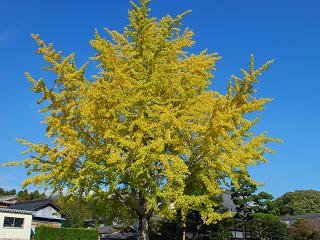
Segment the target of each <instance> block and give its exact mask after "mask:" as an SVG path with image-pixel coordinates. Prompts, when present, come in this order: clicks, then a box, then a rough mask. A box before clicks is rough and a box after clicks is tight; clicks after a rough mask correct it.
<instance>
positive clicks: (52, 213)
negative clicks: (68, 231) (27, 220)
mask: <svg viewBox="0 0 320 240" xmlns="http://www.w3.org/2000/svg"><path fill="white" fill-rule="evenodd" d="M34 216H36V217H43V218H61V214H60V213H58V212H57V211H56V210H55V209H54V208H53V207H51V206H48V207H46V208H42V209H39V210H36V211H35V214H34Z"/></svg>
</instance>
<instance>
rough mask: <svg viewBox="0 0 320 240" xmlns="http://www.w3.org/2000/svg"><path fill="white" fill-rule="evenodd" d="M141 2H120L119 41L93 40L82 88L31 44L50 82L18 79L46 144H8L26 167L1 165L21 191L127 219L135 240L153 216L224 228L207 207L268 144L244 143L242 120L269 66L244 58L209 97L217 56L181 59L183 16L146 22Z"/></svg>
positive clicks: (245, 122) (260, 140)
mask: <svg viewBox="0 0 320 240" xmlns="http://www.w3.org/2000/svg"><path fill="white" fill-rule="evenodd" d="M149 2H150V0H141V1H140V4H136V3H134V2H131V4H132V9H131V10H130V11H129V24H128V26H127V27H125V28H124V31H123V32H118V31H114V30H109V29H106V32H107V34H108V37H107V38H105V37H103V36H101V35H100V34H99V33H98V32H96V33H95V38H94V39H93V40H92V41H91V42H90V44H91V46H92V47H93V49H94V50H96V55H95V56H94V57H93V58H91V60H92V61H91V62H93V63H94V64H96V66H97V69H98V70H97V73H96V75H94V76H93V77H92V78H90V77H88V76H86V68H87V64H84V65H82V66H80V67H78V65H76V62H75V55H74V54H70V55H68V56H66V57H65V56H63V55H62V53H61V52H60V51H57V50H55V49H54V47H53V45H52V44H46V43H45V42H44V41H43V40H41V39H40V37H39V35H36V34H35V35H33V38H34V39H35V40H36V42H37V43H38V45H39V48H38V50H37V53H39V54H41V55H43V57H44V60H45V61H46V62H47V65H46V66H45V67H44V70H46V71H50V72H53V73H54V74H55V76H56V78H55V79H54V81H53V82H51V81H49V80H43V79H39V80H35V79H34V78H32V77H31V75H30V74H29V73H26V76H27V78H28V80H29V81H30V82H31V83H32V84H33V87H32V91H34V92H35V93H39V94H40V95H41V97H40V99H39V101H38V103H39V104H42V106H43V108H42V110H41V112H42V113H43V114H44V121H43V123H44V124H45V125H46V126H47V129H46V135H47V137H48V143H31V142H28V141H26V140H19V141H20V142H22V143H23V144H25V145H27V146H28V147H29V150H28V151H26V152H25V153H26V154H29V155H30V157H28V158H27V159H25V160H24V161H22V162H19V163H13V164H12V165H14V164H24V165H25V167H26V168H28V173H29V174H32V175H31V176H30V177H29V178H28V179H27V180H26V181H25V182H24V185H28V184H31V183H35V184H38V185H42V184H43V185H44V186H46V187H50V188H51V189H53V190H54V191H62V190H63V189H65V188H67V189H68V190H69V191H70V192H80V193H82V192H83V193H87V194H89V193H90V194H93V195H96V196H97V197H98V198H104V199H106V205H107V204H112V202H113V201H116V202H117V203H121V204H123V206H125V207H126V208H128V209H129V210H131V211H134V212H135V213H136V216H137V217H138V218H139V222H140V233H141V235H140V238H141V239H148V233H147V232H148V221H149V219H150V217H151V216H152V215H153V214H159V215H160V216H166V217H168V218H173V217H174V216H175V214H176V212H177V210H179V211H180V212H181V213H182V216H186V215H187V213H188V211H189V210H191V209H192V210H196V211H199V213H200V215H201V217H202V219H203V221H204V222H205V223H211V222H216V221H218V220H220V219H221V218H223V217H225V216H227V215H228V214H221V213H218V212H216V211H215V210H214V207H215V206H217V203H216V202H215V201H214V198H213V196H214V195H216V194H219V193H221V192H222V191H223V190H222V189H221V186H222V185H223V184H224V183H225V182H226V181H229V180H230V179H231V180H232V181H233V182H235V183H237V181H238V179H239V178H240V177H243V176H239V174H238V172H239V170H242V171H243V172H245V171H246V168H247V166H248V165H254V164H256V163H258V162H265V161H266V159H265V157H264V153H265V152H271V150H270V149H268V148H267V147H266V144H267V143H268V142H270V141H274V140H275V139H273V138H269V137H267V136H266V135H265V133H261V134H255V133H253V132H252V131H251V128H252V127H253V126H254V125H255V124H256V123H257V121H258V119H253V118H252V117H249V115H248V114H249V113H256V112H257V111H260V110H263V109H264V105H265V104H266V103H267V102H269V101H271V99H267V98H258V97H257V96H255V93H256V90H255V88H254V84H256V83H257V82H258V81H259V80H258V77H259V76H260V75H261V73H262V72H263V71H264V70H266V69H267V68H268V67H269V65H270V64H271V61H269V62H267V63H266V64H264V65H262V66H261V67H260V68H257V69H256V68H255V66H254V58H253V56H251V57H250V64H249V68H248V70H243V69H242V70H241V73H242V77H236V76H232V79H231V80H230V81H229V83H228V86H227V89H226V93H220V92H218V91H215V90H210V89H209V88H208V87H209V85H210V83H211V79H212V78H213V77H214V75H213V71H214V70H215V65H216V61H218V60H219V59H220V56H219V55H218V54H217V53H208V51H207V50H204V51H202V52H200V53H190V52H188V49H190V47H192V46H193V45H194V44H195V41H194V40H193V35H194V33H193V31H192V30H190V29H188V28H185V29H183V28H182V27H181V25H182V23H181V20H182V18H183V17H184V16H185V15H186V14H187V13H188V12H186V13H183V14H181V15H178V16H177V17H171V16H169V15H167V16H165V17H163V18H160V19H156V18H155V17H151V16H150V9H149V7H148V5H149ZM213 87H214V85H213ZM255 116H256V114H255ZM248 178H249V177H248Z"/></svg>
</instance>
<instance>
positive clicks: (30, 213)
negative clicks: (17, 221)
mask: <svg viewBox="0 0 320 240" xmlns="http://www.w3.org/2000/svg"><path fill="white" fill-rule="evenodd" d="M0 212H5V213H17V214H28V215H32V212H31V211H25V210H19V209H11V208H0Z"/></svg>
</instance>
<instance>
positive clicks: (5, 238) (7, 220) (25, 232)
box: [0, 208, 32, 240]
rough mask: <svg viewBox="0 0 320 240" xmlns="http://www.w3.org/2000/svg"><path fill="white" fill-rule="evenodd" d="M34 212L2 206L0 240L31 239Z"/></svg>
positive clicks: (0, 212) (0, 210) (0, 209)
mask: <svg viewBox="0 0 320 240" xmlns="http://www.w3.org/2000/svg"><path fill="white" fill-rule="evenodd" d="M31 226H32V212H31V211H23V210H17V209H7V208H0V240H29V239H30V236H31Z"/></svg>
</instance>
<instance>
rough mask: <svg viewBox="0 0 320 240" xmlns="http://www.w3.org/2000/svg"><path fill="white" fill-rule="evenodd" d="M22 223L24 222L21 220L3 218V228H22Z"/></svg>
mask: <svg viewBox="0 0 320 240" xmlns="http://www.w3.org/2000/svg"><path fill="white" fill-rule="evenodd" d="M23 221H24V219H23V218H15V217H4V222H3V226H4V227H14V228H22V227H23Z"/></svg>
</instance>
